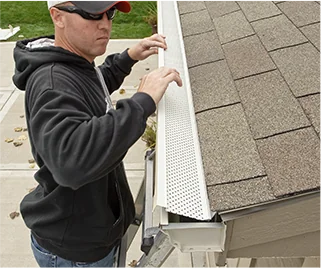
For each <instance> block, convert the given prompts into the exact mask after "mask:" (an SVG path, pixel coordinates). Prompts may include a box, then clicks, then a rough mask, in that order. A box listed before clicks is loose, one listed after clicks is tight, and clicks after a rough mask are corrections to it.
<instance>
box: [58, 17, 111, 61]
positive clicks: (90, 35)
mask: <svg viewBox="0 0 321 268" xmlns="http://www.w3.org/2000/svg"><path fill="white" fill-rule="evenodd" d="M60 12H63V14H62V15H63V21H64V29H63V39H64V43H65V44H64V48H67V49H68V50H70V51H72V52H74V53H76V54H78V55H80V56H82V57H84V58H85V59H87V60H88V61H89V62H92V61H94V59H95V58H96V57H97V56H100V55H102V54H104V53H105V51H106V46H107V44H108V42H109V39H110V34H111V29H112V21H111V20H108V18H107V15H106V14H104V15H103V17H102V19H100V20H87V19H84V18H83V17H81V16H80V15H79V14H75V13H68V12H64V11H60Z"/></svg>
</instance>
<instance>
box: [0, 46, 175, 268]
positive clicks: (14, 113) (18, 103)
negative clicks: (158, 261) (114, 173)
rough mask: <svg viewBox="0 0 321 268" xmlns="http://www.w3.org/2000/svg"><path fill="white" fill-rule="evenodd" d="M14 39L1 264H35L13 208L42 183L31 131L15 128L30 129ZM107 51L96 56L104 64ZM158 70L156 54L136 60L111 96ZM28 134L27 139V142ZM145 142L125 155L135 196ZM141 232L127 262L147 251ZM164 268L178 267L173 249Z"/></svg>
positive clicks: (2, 118) (4, 95)
mask: <svg viewBox="0 0 321 268" xmlns="http://www.w3.org/2000/svg"><path fill="white" fill-rule="evenodd" d="M137 42H138V40H112V41H111V42H110V43H109V45H108V50H107V52H106V54H110V53H114V52H121V51H123V50H124V49H126V48H127V47H131V46H132V45H133V44H135V43H137ZM14 46H15V43H13V42H6V43H0V55H1V57H0V124H1V141H0V142H1V143H0V144H1V145H0V146H1V159H0V196H1V197H0V206H1V215H0V216H1V218H0V219H1V220H0V239H1V249H0V266H1V267H36V266H37V263H36V262H35V260H34V258H33V255H32V252H31V248H30V238H29V235H30V232H29V230H28V229H27V227H26V226H25V224H24V222H23V220H22V217H21V215H20V216H18V217H16V218H14V219H11V217H10V216H9V215H10V213H12V212H19V204H20V201H21V200H22V198H23V197H24V196H25V195H26V194H27V193H28V191H30V189H32V188H33V187H35V186H36V185H37V183H36V181H35V180H34V179H33V174H34V173H35V171H36V170H37V167H33V164H30V163H29V160H31V159H33V157H32V154H31V150H30V144H29V142H28V133H27V132H26V131H22V132H15V131H14V129H15V128H17V127H21V128H22V129H23V128H26V122H25V117H24V93H23V92H21V91H20V90H17V89H16V88H15V87H14V85H13V84H12V75H13V72H14V61H13V48H14ZM106 54H105V55H103V56H101V57H98V58H97V59H96V64H100V63H101V62H102V61H103V60H104V58H105V56H106ZM155 68H157V56H152V57H150V58H149V59H147V60H145V61H143V62H139V63H137V64H136V65H135V66H134V68H133V71H132V73H131V75H130V76H129V77H127V78H126V80H125V81H124V84H123V86H122V88H123V89H125V94H120V93H119V91H117V92H115V93H114V94H113V95H112V100H113V101H117V100H119V99H121V98H127V97H130V96H131V95H132V94H133V93H135V92H136V90H137V87H138V85H139V82H140V81H139V79H140V78H141V77H142V76H143V75H144V74H146V73H148V72H149V71H151V70H153V69H155ZM7 138H12V139H14V140H15V141H16V140H18V139H19V138H20V139H21V142H23V144H22V145H21V146H19V147H15V146H14V145H13V143H6V142H5V139H7ZM24 138H26V140H24ZM144 155H145V143H144V142H143V141H141V140H138V141H137V143H136V144H135V145H134V146H133V147H132V148H131V149H130V150H129V152H128V154H127V156H126V158H125V161H124V162H125V168H126V171H127V175H128V180H129V184H130V187H131V189H132V192H133V195H134V197H135V196H136V194H137V191H138V189H139V186H140V183H141V180H142V178H143V175H144ZM140 238H141V237H140V233H138V235H137V237H136V238H135V240H134V242H133V244H132V246H131V248H130V250H129V251H128V254H127V261H126V263H127V264H128V263H129V262H131V261H132V260H138V259H139V258H140V256H141V255H142V253H141V251H140ZM164 266H168V267H173V266H177V255H176V254H175V253H174V254H173V256H172V257H171V258H169V259H168V260H167V261H166V263H165V264H164Z"/></svg>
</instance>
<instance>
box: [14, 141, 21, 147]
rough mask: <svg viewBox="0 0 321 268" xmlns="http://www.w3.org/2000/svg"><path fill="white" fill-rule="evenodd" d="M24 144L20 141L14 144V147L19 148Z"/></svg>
mask: <svg viewBox="0 0 321 268" xmlns="http://www.w3.org/2000/svg"><path fill="white" fill-rule="evenodd" d="M22 144H23V143H22V142H20V141H15V142H14V143H13V145H14V146H15V147H19V146H21V145H22Z"/></svg>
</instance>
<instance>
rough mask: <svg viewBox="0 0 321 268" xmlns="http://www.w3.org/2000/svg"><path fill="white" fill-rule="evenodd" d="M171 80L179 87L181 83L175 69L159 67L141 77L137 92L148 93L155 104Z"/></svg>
mask: <svg viewBox="0 0 321 268" xmlns="http://www.w3.org/2000/svg"><path fill="white" fill-rule="evenodd" d="M171 82H176V84H177V85H178V86H179V87H181V86H182V85H183V83H182V79H181V77H180V75H179V72H178V71H177V70H175V69H172V68H167V67H161V68H159V69H156V70H154V71H152V72H150V73H149V74H147V75H145V76H144V77H143V78H142V81H141V83H140V85H139V88H138V92H144V93H147V94H148V95H150V96H151V97H152V99H153V100H154V102H155V104H156V105H157V104H158V103H159V101H160V100H161V98H162V97H163V95H164V93H165V91H166V89H167V87H168V85H169V84H170V83H171Z"/></svg>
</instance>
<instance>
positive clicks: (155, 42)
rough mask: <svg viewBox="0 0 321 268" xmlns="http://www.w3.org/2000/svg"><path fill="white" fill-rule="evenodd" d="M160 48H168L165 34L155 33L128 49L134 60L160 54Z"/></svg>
mask: <svg viewBox="0 0 321 268" xmlns="http://www.w3.org/2000/svg"><path fill="white" fill-rule="evenodd" d="M158 48H163V49H167V45H166V42H165V36H163V35H160V34H154V35H152V36H150V37H146V38H144V39H143V40H141V41H140V42H139V43H138V44H137V45H135V46H133V47H132V48H130V49H129V50H128V55H129V57H131V58H132V59H133V60H144V59H146V58H148V57H149V56H151V55H154V54H158Z"/></svg>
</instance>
